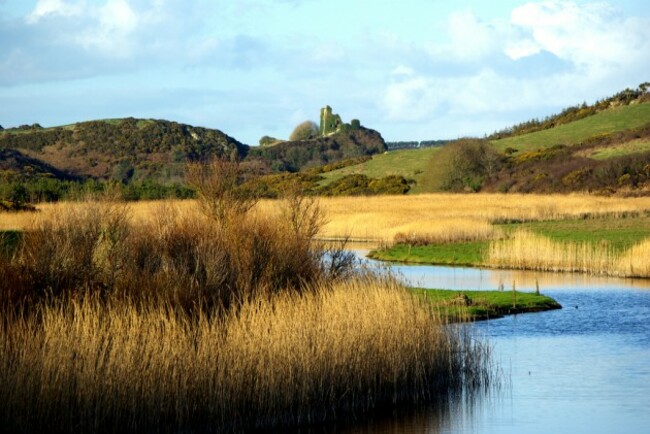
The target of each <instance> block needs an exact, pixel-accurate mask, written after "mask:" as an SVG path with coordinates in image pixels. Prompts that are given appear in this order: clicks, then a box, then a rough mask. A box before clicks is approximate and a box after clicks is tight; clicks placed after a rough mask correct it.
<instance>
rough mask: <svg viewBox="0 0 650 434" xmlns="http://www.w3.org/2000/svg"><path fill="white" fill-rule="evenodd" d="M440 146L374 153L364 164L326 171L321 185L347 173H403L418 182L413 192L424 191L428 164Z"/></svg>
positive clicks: (374, 174) (371, 174) (375, 175)
mask: <svg viewBox="0 0 650 434" xmlns="http://www.w3.org/2000/svg"><path fill="white" fill-rule="evenodd" d="M438 149H439V148H423V149H404V150H399V151H390V152H385V153H383V154H377V155H373V157H372V159H371V160H368V161H366V162H365V163H362V164H357V165H354V166H348V167H344V168H342V169H339V170H334V171H332V172H328V173H324V174H323V177H324V178H325V179H324V180H323V181H321V185H327V184H329V183H330V182H332V181H336V180H338V179H340V178H342V177H344V176H346V175H355V174H361V175H366V176H368V177H369V178H382V177H384V176H389V175H401V176H403V177H404V178H406V179H412V180H414V181H415V182H416V184H415V185H413V187H412V189H411V191H410V192H411V193H423V192H425V190H424V189H423V186H422V184H423V183H422V181H423V180H424V178H425V174H426V171H427V166H428V164H429V161H430V160H431V157H432V156H433V155H434V154H435V153H436V152H438Z"/></svg>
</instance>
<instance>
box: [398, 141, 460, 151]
mask: <svg viewBox="0 0 650 434" xmlns="http://www.w3.org/2000/svg"><path fill="white" fill-rule="evenodd" d="M447 143H449V140H422V141H420V142H417V141H400V142H386V149H387V150H389V151H394V150H396V149H416V148H431V147H434V146H444V145H446V144H447Z"/></svg>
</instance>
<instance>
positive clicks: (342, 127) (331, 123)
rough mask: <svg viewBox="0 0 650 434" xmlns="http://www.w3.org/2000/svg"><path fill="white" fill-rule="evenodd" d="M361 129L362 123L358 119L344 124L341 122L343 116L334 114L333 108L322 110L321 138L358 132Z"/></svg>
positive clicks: (326, 107) (328, 107)
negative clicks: (347, 132)
mask: <svg viewBox="0 0 650 434" xmlns="http://www.w3.org/2000/svg"><path fill="white" fill-rule="evenodd" d="M359 128H361V123H360V122H359V120H358V119H352V121H351V122H350V123H349V124H344V123H343V122H342V121H341V116H339V115H338V114H336V113H332V107H330V106H328V105H326V106H325V107H323V108H322V109H320V129H319V133H320V135H321V137H325V136H329V135H332V134H334V133H338V132H341V131H350V130H358V129H359Z"/></svg>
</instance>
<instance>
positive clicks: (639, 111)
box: [492, 103, 650, 151]
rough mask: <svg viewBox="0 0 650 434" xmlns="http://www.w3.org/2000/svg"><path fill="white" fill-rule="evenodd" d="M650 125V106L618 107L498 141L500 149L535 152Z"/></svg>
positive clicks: (648, 104) (647, 104)
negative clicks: (649, 123)
mask: <svg viewBox="0 0 650 434" xmlns="http://www.w3.org/2000/svg"><path fill="white" fill-rule="evenodd" d="M648 122H650V103H645V104H634V105H628V106H621V107H616V108H613V109H610V110H606V111H603V112H600V113H598V114H595V115H593V116H589V117H587V118H584V119H580V120H578V121H575V122H571V123H568V124H565V125H560V126H557V127H555V128H551V129H548V130H542V131H537V132H535V133H530V134H524V135H521V136H515V137H508V138H506V139H500V140H495V141H493V142H492V143H493V144H494V145H495V146H496V147H497V149H499V150H501V151H503V150H505V149H506V148H515V149H517V150H518V151H531V150H536V149H539V148H548V147H550V146H553V145H575V144H578V143H580V142H583V141H585V140H586V139H589V138H590V137H593V136H596V135H599V134H608V133H614V132H617V131H625V130H629V129H633V128H638V127H641V126H643V125H645V124H647V123H648Z"/></svg>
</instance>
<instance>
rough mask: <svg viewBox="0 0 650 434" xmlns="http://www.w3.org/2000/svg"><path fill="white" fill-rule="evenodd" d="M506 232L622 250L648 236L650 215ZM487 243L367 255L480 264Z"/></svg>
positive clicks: (531, 225)
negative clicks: (524, 232) (605, 245)
mask: <svg viewBox="0 0 650 434" xmlns="http://www.w3.org/2000/svg"><path fill="white" fill-rule="evenodd" d="M499 226H500V227H501V228H503V229H505V230H506V231H514V230H517V229H525V230H528V231H531V232H534V233H537V234H540V235H544V236H546V237H549V238H551V239H553V240H556V241H569V242H589V243H593V244H607V245H609V246H611V247H612V248H614V249H616V250H619V251H623V250H626V249H629V248H630V247H631V246H632V245H634V244H637V243H639V242H640V241H641V240H643V239H645V238H648V237H650V216H640V217H628V218H623V219H622V218H615V217H606V218H598V219H580V220H576V219H568V220H553V221H541V222H529V223H516V224H506V225H499ZM488 244H489V242H487V241H486V242H474V243H453V244H432V245H427V246H413V247H410V246H407V245H404V244H397V245H395V246H392V247H390V248H388V249H385V250H377V251H373V252H371V253H370V255H369V256H370V257H371V258H373V259H378V260H382V261H399V262H412V263H421V264H444V265H452V264H453V265H480V264H482V263H484V256H483V255H484V252H486V251H487V247H488Z"/></svg>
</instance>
